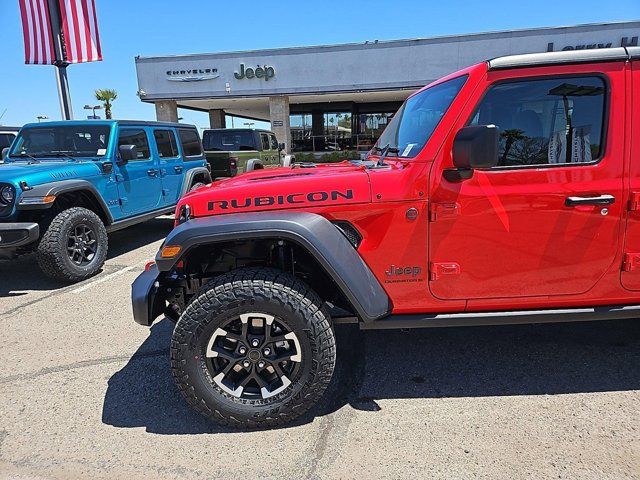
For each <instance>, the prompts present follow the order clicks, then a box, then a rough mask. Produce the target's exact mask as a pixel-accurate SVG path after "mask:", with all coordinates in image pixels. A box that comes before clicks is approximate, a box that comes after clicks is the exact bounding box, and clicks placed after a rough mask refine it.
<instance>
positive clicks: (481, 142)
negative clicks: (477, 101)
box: [445, 125, 499, 182]
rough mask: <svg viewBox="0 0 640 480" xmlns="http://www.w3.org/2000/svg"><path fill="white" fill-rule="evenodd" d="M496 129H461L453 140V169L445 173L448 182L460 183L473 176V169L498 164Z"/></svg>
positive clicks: (483, 127)
mask: <svg viewBox="0 0 640 480" xmlns="http://www.w3.org/2000/svg"><path fill="white" fill-rule="evenodd" d="M498 138H499V135H498V127H496V126H495V125H478V126H469V127H464V128H461V129H460V130H459V131H458V133H457V134H456V137H455V139H454V140H453V164H454V165H455V167H456V168H455V169H450V170H446V171H445V178H446V179H447V180H449V181H453V182H460V181H462V180H466V179H468V178H471V177H472V176H473V170H474V169H487V168H491V167H495V166H496V165H497V164H498Z"/></svg>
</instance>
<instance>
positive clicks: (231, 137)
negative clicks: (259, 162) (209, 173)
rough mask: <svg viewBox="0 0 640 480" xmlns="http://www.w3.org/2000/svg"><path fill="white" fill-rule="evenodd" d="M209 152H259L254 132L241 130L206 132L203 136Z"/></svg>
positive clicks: (203, 141)
mask: <svg viewBox="0 0 640 480" xmlns="http://www.w3.org/2000/svg"><path fill="white" fill-rule="evenodd" d="M202 143H203V144H204V149H205V150H207V151H214V152H215V151H220V152H238V151H250V150H257V149H256V145H255V139H254V135H253V132H250V131H239V130H205V132H204V134H203V136H202Z"/></svg>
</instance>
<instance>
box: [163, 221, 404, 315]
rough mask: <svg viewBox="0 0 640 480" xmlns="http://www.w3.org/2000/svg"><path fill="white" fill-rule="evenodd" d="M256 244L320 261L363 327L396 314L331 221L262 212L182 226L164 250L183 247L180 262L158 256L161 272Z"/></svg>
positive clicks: (378, 286)
mask: <svg viewBox="0 0 640 480" xmlns="http://www.w3.org/2000/svg"><path fill="white" fill-rule="evenodd" d="M252 238H256V239H258V238H273V239H283V240H288V241H291V242H295V243H297V244H298V245H299V246H301V247H302V248H304V249H306V250H307V252H309V254H311V255H312V256H313V258H315V259H316V261H317V262H318V263H319V264H320V265H321V266H322V268H323V269H324V270H325V272H326V273H327V274H328V275H329V276H330V277H331V278H332V279H333V281H334V282H335V284H336V285H337V286H338V288H339V289H340V291H341V292H342V294H343V295H344V296H345V297H346V298H347V300H348V301H349V302H350V303H351V305H352V306H353V307H354V309H355V311H356V313H357V315H358V317H359V318H360V319H361V320H362V321H363V322H367V323H368V322H373V321H375V320H378V319H380V318H382V317H385V316H387V315H388V314H389V312H390V311H391V306H390V301H389V297H388V296H387V294H386V292H385V291H384V289H383V288H382V286H381V285H380V282H379V281H378V279H377V278H376V277H375V275H374V274H373V273H372V272H371V270H370V269H369V267H368V266H367V264H366V263H365V262H364V260H363V259H362V257H360V255H359V254H358V252H357V250H356V249H355V248H354V247H353V245H351V243H349V240H347V238H346V237H345V236H344V235H343V234H342V233H341V232H340V231H339V230H338V228H337V227H336V226H335V225H333V224H332V223H331V222H330V221H329V220H327V219H326V218H324V217H322V216H320V215H317V214H314V213H306V212H282V211H280V212H256V213H240V214H229V215H216V216H211V217H206V218H198V219H193V220H190V221H188V222H185V223H183V224H182V225H179V226H178V227H176V228H175V229H173V231H172V232H171V233H170V234H169V236H168V237H167V238H166V240H165V242H164V245H165V246H167V245H171V246H180V247H181V250H180V255H179V256H176V257H174V258H162V257H161V256H160V252H158V255H157V256H156V264H157V266H158V270H159V271H160V272H167V271H169V270H171V269H172V268H173V267H174V266H175V264H176V263H177V262H178V261H180V259H181V258H183V257H184V256H185V255H186V254H187V253H188V252H189V250H190V249H192V248H193V247H196V246H202V245H207V244H215V243H221V242H227V241H234V240H244V239H252Z"/></svg>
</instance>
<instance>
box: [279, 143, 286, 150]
mask: <svg viewBox="0 0 640 480" xmlns="http://www.w3.org/2000/svg"><path fill="white" fill-rule="evenodd" d="M284 147H285V145H284V143H279V144H278V151H279V152H282V151H283V150H284Z"/></svg>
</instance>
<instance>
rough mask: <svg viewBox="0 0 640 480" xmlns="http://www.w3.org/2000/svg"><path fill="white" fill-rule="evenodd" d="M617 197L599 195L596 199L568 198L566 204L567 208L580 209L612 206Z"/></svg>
mask: <svg viewBox="0 0 640 480" xmlns="http://www.w3.org/2000/svg"><path fill="white" fill-rule="evenodd" d="M615 201H616V197H614V196H613V195H598V196H596V197H567V198H566V199H565V201H564V204H565V205H566V206H567V207H579V206H580V205H612V204H613V203H615Z"/></svg>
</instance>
